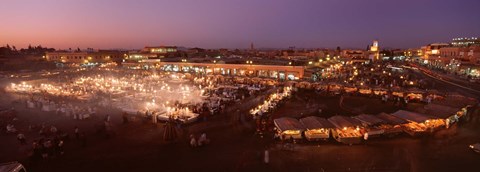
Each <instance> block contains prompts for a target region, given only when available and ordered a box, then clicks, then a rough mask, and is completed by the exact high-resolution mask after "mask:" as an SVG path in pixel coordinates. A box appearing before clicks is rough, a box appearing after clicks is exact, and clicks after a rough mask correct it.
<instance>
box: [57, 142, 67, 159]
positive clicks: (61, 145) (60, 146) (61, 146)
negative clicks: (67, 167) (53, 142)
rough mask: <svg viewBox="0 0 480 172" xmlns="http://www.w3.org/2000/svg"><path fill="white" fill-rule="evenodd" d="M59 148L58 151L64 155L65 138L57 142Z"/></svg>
mask: <svg viewBox="0 0 480 172" xmlns="http://www.w3.org/2000/svg"><path fill="white" fill-rule="evenodd" d="M57 150H58V153H60V155H63V153H65V152H64V150H63V140H60V141H59V142H58V144H57Z"/></svg>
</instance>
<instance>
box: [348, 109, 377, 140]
mask: <svg viewBox="0 0 480 172" xmlns="http://www.w3.org/2000/svg"><path fill="white" fill-rule="evenodd" d="M353 118H355V119H357V120H358V121H360V122H361V123H362V126H363V127H365V131H364V135H365V134H366V136H364V138H365V139H366V138H370V137H380V136H382V135H383V134H384V133H385V130H384V129H383V128H381V127H380V126H381V125H382V124H384V123H385V122H384V121H383V120H382V119H380V118H377V117H375V116H373V115H367V114H360V115H357V116H354V117H353Z"/></svg>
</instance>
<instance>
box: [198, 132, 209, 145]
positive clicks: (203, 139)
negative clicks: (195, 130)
mask: <svg viewBox="0 0 480 172" xmlns="http://www.w3.org/2000/svg"><path fill="white" fill-rule="evenodd" d="M208 142H209V140H208V139H207V134H205V133H202V135H201V136H200V138H199V139H198V146H202V145H206V144H208Z"/></svg>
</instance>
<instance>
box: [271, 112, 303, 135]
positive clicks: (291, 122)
mask: <svg viewBox="0 0 480 172" xmlns="http://www.w3.org/2000/svg"><path fill="white" fill-rule="evenodd" d="M273 123H274V124H275V127H276V132H277V133H278V134H279V135H280V136H281V137H280V138H281V139H289V138H290V137H291V138H293V139H302V132H303V131H304V130H305V127H304V126H303V125H302V124H301V123H300V122H299V121H298V120H297V119H294V118H289V117H283V118H278V119H275V120H273Z"/></svg>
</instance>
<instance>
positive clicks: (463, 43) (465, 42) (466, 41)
mask: <svg viewBox="0 0 480 172" xmlns="http://www.w3.org/2000/svg"><path fill="white" fill-rule="evenodd" d="M451 44H452V46H455V47H469V46H472V45H476V46H480V39H479V38H477V37H471V38H453V39H452V43H451Z"/></svg>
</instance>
